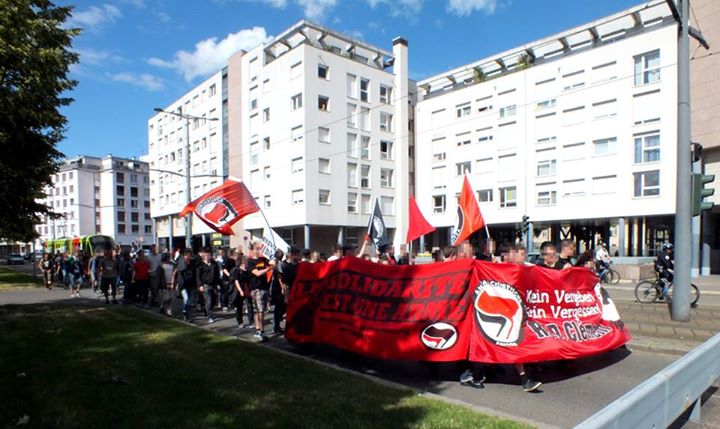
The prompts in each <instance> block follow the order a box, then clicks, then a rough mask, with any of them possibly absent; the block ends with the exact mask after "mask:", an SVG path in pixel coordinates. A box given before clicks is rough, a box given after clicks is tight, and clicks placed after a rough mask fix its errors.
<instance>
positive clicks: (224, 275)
mask: <svg viewBox="0 0 720 429" xmlns="http://www.w3.org/2000/svg"><path fill="white" fill-rule="evenodd" d="M220 252H221V254H220V257H218V259H217V261H218V263H219V264H220V306H221V307H222V310H223V312H227V311H228V307H230V296H231V295H233V296H234V293H233V290H234V287H233V280H232V279H231V278H230V273H231V272H232V270H233V269H234V268H235V250H231V251H230V257H228V256H226V255H225V252H224V251H223V250H222V249H221V250H220Z"/></svg>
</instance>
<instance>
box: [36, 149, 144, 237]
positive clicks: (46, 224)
mask: <svg viewBox="0 0 720 429" xmlns="http://www.w3.org/2000/svg"><path fill="white" fill-rule="evenodd" d="M52 183H53V186H51V187H47V188H46V190H45V192H46V195H47V197H46V199H44V200H42V202H43V203H44V204H47V205H48V206H50V207H51V208H52V209H53V210H54V211H55V212H56V213H58V214H60V215H61V217H60V218H59V219H50V218H44V219H43V222H42V223H41V224H39V225H36V227H35V229H36V231H37V233H38V235H39V236H40V242H44V241H47V240H54V239H58V238H63V237H76V236H85V235H93V234H103V235H108V236H111V237H113V238H114V239H115V241H116V242H117V243H118V244H120V245H125V246H131V245H133V244H135V245H142V244H152V243H154V237H155V234H154V229H153V221H152V219H151V218H150V190H149V177H148V165H147V163H144V162H141V161H138V160H135V159H127V158H118V157H113V156H107V157H104V158H98V157H92V156H79V157H76V158H71V159H66V160H65V161H63V163H62V164H61V166H60V169H59V171H58V172H57V173H55V174H54V175H53V176H52Z"/></svg>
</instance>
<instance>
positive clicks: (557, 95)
mask: <svg viewBox="0 0 720 429" xmlns="http://www.w3.org/2000/svg"><path fill="white" fill-rule="evenodd" d="M676 62H677V24H676V23H675V21H674V20H673V17H672V15H671V13H670V11H669V9H668V7H667V5H666V4H665V2H662V1H653V2H647V4H644V5H642V6H638V7H635V8H632V9H628V10H625V11H623V12H620V13H618V14H616V15H613V16H610V17H607V18H604V19H601V20H598V21H595V22H591V23H589V24H586V25H583V26H580V27H577V28H573V29H570V30H568V31H565V32H562V33H560V34H555V35H553V36H550V37H547V38H544V39H542V40H538V41H534V42H531V43H528V44H526V45H523V46H519V47H517V48H514V49H511V50H508V51H506V52H502V53H499V54H497V55H493V56H490V57H488V58H484V59H481V60H478V61H474V62H472V63H470V64H467V65H466V66H463V67H459V68H456V69H454V70H450V71H447V72H444V73H441V74H439V75H436V76H433V77H430V78H428V79H424V80H422V81H420V82H418V88H420V89H421V90H420V91H419V95H418V103H417V110H416V117H417V130H416V136H415V138H416V150H415V154H416V172H417V174H416V187H417V188H416V190H417V192H416V198H417V201H418V205H419V206H420V209H421V210H422V211H423V212H424V213H425V214H426V215H427V217H428V219H429V221H430V222H431V223H432V224H433V225H435V226H438V227H440V228H438V231H436V232H435V233H434V235H433V236H432V237H428V238H427V240H426V243H425V244H426V245H427V246H430V245H432V246H441V245H444V244H445V243H447V241H448V238H447V237H448V234H449V230H450V229H451V226H452V225H453V224H454V219H455V212H456V196H457V195H458V193H459V190H460V184H461V181H462V178H463V176H464V175H467V176H468V177H469V179H470V181H471V183H472V186H473V188H474V189H475V190H476V191H477V194H478V195H477V196H478V200H479V202H480V208H481V210H482V213H483V216H484V218H485V220H486V221H487V222H488V224H489V229H490V233H491V235H492V236H493V237H494V238H496V239H498V240H512V239H514V237H515V233H516V231H517V229H518V226H519V224H520V222H521V219H522V216H523V215H527V216H529V218H530V220H531V222H532V226H531V227H532V228H533V230H534V233H535V234H534V235H535V241H536V243H535V244H536V245H537V244H539V242H540V241H542V240H545V239H553V240H555V241H557V240H559V239H560V238H564V237H575V238H580V239H583V240H589V241H590V242H594V241H596V240H599V239H603V240H605V241H609V242H610V244H611V245H612V249H613V250H615V249H617V251H618V254H619V255H634V256H637V255H652V254H654V251H655V249H657V248H658V247H659V245H660V243H662V242H663V241H665V240H668V239H670V238H671V230H672V227H673V214H674V212H675V191H676V189H675V180H676V141H677V74H676V71H677V68H676Z"/></svg>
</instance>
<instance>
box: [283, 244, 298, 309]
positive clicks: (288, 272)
mask: <svg viewBox="0 0 720 429" xmlns="http://www.w3.org/2000/svg"><path fill="white" fill-rule="evenodd" d="M299 263H300V251H299V250H298V249H296V248H295V247H291V248H290V253H289V254H288V257H287V258H286V259H285V261H284V262H283V263H282V274H281V275H280V284H281V285H282V290H283V296H284V297H285V302H286V303H287V302H288V300H289V299H290V288H292V285H293V283H295V277H297V271H298V264H299Z"/></svg>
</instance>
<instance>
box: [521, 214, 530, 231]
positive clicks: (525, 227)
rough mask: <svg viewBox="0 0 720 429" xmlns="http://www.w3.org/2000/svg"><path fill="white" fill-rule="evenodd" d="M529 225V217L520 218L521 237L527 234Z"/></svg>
mask: <svg viewBox="0 0 720 429" xmlns="http://www.w3.org/2000/svg"><path fill="white" fill-rule="evenodd" d="M529 224H530V216H528V215H523V217H522V233H523V235H525V234H527V232H528V226H529Z"/></svg>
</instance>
